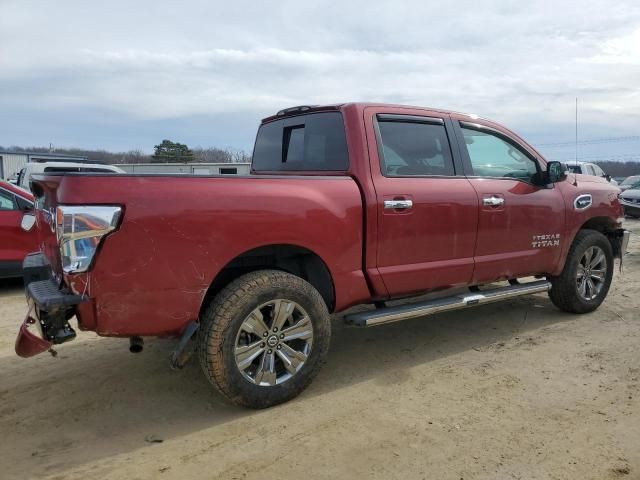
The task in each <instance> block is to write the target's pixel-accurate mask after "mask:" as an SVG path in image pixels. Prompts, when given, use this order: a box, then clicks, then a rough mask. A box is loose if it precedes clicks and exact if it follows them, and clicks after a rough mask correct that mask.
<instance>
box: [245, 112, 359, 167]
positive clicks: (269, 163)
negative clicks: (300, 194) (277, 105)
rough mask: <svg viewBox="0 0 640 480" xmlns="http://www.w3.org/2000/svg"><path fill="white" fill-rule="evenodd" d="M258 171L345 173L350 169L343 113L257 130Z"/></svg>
mask: <svg viewBox="0 0 640 480" xmlns="http://www.w3.org/2000/svg"><path fill="white" fill-rule="evenodd" d="M252 168H253V169H254V170H256V171H286V170H292V171H314V170H319V171H323V170H324V171H327V170H333V171H343V170H347V169H348V168H349V155H348V153H347V140H346V137H345V131H344V121H343V120H342V114H341V113H340V112H322V113H311V114H307V115H298V116H294V117H287V118H283V119H282V120H276V121H273V122H269V123H265V124H264V125H262V126H261V127H260V129H259V130H258V135H257V137H256V144H255V147H254V149H253V159H252Z"/></svg>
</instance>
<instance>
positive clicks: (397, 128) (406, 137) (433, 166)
mask: <svg viewBox="0 0 640 480" xmlns="http://www.w3.org/2000/svg"><path fill="white" fill-rule="evenodd" d="M389 117H391V116H383V115H380V116H379V117H378V128H379V129H380V153H381V155H380V157H381V159H380V161H381V165H380V166H381V168H382V174H383V175H385V176H386V177H413V176H418V177H419V176H432V175H440V176H446V175H454V174H455V172H454V168H453V158H452V156H451V148H450V146H449V139H448V138H447V132H446V130H445V127H444V124H443V123H429V119H426V118H425V121H424V122H421V121H420V120H416V119H415V118H416V117H411V120H406V121H405V120H402V116H401V115H394V116H393V119H388V118H389ZM434 120H435V121H436V122H437V121H438V119H434Z"/></svg>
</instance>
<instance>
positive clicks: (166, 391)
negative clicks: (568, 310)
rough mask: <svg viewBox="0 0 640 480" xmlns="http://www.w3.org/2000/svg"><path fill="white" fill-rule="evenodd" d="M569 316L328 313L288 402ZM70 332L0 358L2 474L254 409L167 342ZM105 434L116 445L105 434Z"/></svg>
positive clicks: (535, 300)
mask: <svg viewBox="0 0 640 480" xmlns="http://www.w3.org/2000/svg"><path fill="white" fill-rule="evenodd" d="M572 319H575V316H572V315H568V314H560V313H559V312H558V311H557V310H556V309H555V308H554V307H553V306H552V305H551V304H550V302H549V301H548V300H547V298H546V295H536V296H531V297H523V298H518V299H514V300H511V301H508V302H504V303H502V304H494V305H486V306H481V307H476V308H474V309H471V310H467V311H458V312H451V313H448V314H439V315H435V316H431V317H425V318H420V319H415V320H409V321H405V322H400V323H396V324H391V325H387V326H381V327H375V328H371V329H364V330H363V329H358V328H354V327H347V326H345V325H344V324H343V322H342V319H341V318H340V317H339V316H334V319H333V325H334V334H333V339H332V347H331V351H330V352H329V356H328V359H327V363H326V364H325V365H324V367H323V369H322V370H321V372H320V374H319V376H318V377H317V379H316V380H315V381H314V383H313V384H312V385H311V387H310V388H309V389H308V390H307V391H306V392H304V393H303V394H302V395H301V396H300V397H299V398H297V399H295V400H294V402H296V403H297V404H298V405H299V404H303V403H304V402H313V399H314V397H316V396H321V395H325V394H327V393H329V392H333V391H335V390H338V389H341V388H344V387H348V386H353V385H355V384H358V383H360V382H366V381H369V380H375V381H378V382H383V383H390V384H391V383H394V382H398V381H403V379H404V380H408V379H411V377H410V376H409V375H403V374H402V372H403V371H406V370H407V369H410V368H411V367H414V366H416V365H422V364H425V363H429V362H434V361H442V360H443V359H446V358H447V357H448V356H451V355H454V354H456V353H459V352H465V351H469V350H472V349H473V350H477V351H479V352H482V351H488V350H489V349H491V348H493V346H495V345H500V344H502V345H504V344H505V343H508V342H510V341H512V340H513V339H514V338H515V337H516V336H519V337H525V336H526V332H527V331H530V330H534V329H539V328H541V327H545V326H548V325H552V324H557V323H561V322H563V321H569V320H572ZM80 336H81V337H83V340H81V341H79V342H78V341H76V342H75V343H70V344H68V345H63V346H60V348H59V354H58V356H57V358H51V357H50V356H48V355H46V354H43V355H40V356H38V357H34V358H31V359H26V360H25V359H19V358H17V357H15V356H12V355H8V354H5V356H0V369H1V370H2V371H3V381H2V384H1V385H0V402H1V403H0V404H1V405H3V406H2V409H1V410H0V429H1V430H2V431H3V432H10V433H8V436H9V437H10V438H5V441H4V442H2V445H0V457H1V458H3V459H5V461H6V462H7V464H8V465H9V472H11V470H12V468H18V466H20V465H24V463H25V462H30V465H32V466H33V468H42V469H46V468H49V467H50V466H51V465H54V464H56V465H63V466H64V468H73V467H77V466H80V465H83V464H85V463H90V462H92V461H93V460H98V459H101V458H106V457H110V456H113V455H117V454H120V453H124V452H128V451H131V450H135V449H138V448H142V447H145V446H146V445H148V443H147V442H149V441H150V440H149V438H150V437H149V436H157V437H159V438H160V439H164V440H167V439H170V438H177V437H180V436H183V435H187V434H189V433H192V432H195V431H198V430H202V429H208V428H211V427H214V426H216V425H220V424H222V423H226V422H233V421H234V420H237V419H240V418H242V417H248V416H252V415H263V414H264V413H263V412H256V411H251V410H246V409H242V408H238V407H234V406H231V405H229V404H227V403H226V402H225V401H224V400H223V399H221V398H220V397H219V396H218V395H216V394H215V393H214V391H213V388H212V387H211V386H210V385H209V384H208V382H207V380H206V379H205V377H204V375H203V374H202V372H201V371H200V367H199V365H198V362H197V359H195V358H194V359H193V360H192V361H191V363H190V364H188V365H187V367H186V368H185V369H184V370H182V371H180V372H174V371H171V370H170V369H169V368H168V365H167V362H168V357H169V355H170V353H171V350H172V348H173V345H174V342H173V341H167V340H154V341H148V342H147V345H146V348H145V351H144V352H143V353H142V354H138V355H132V354H130V353H128V342H127V340H125V339H101V338H98V337H95V336H94V335H93V334H89V333H85V334H83V333H80ZM275 408H279V409H282V408H286V407H284V406H280V407H275ZM214 435H215V433H214ZM109 438H111V439H113V438H117V442H114V441H111V442H108V441H105V440H108V439H109ZM151 441H153V439H152V440H151ZM97 446H99V447H97ZM12 465H13V466H15V467H12ZM64 468H63V469H64ZM18 474H19V472H18V471H17V470H16V476H18Z"/></svg>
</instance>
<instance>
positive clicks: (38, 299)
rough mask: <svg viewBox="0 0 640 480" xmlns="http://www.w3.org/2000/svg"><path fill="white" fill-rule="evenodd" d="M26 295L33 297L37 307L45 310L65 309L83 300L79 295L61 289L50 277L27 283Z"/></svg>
mask: <svg viewBox="0 0 640 480" xmlns="http://www.w3.org/2000/svg"><path fill="white" fill-rule="evenodd" d="M27 295H28V296H29V297H30V298H32V299H33V301H34V303H35V304H36V305H37V306H38V308H40V309H41V310H45V311H47V312H52V311H56V310H60V309H66V307H72V306H74V305H78V304H79V303H82V302H84V298H83V297H82V296H81V295H75V294H73V293H65V292H63V291H61V290H60V289H59V288H58V286H57V285H56V283H55V281H54V280H53V279H51V278H50V279H48V280H40V281H38V282H31V283H29V285H27Z"/></svg>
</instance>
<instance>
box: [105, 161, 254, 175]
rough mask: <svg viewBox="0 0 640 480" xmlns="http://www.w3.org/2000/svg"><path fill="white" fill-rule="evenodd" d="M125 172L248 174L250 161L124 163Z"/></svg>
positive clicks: (121, 166)
mask: <svg viewBox="0 0 640 480" xmlns="http://www.w3.org/2000/svg"><path fill="white" fill-rule="evenodd" d="M116 167H119V168H121V169H122V170H124V171H125V172H127V173H185V174H188V175H249V171H250V170H251V164H250V163H125V164H120V165H116Z"/></svg>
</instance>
